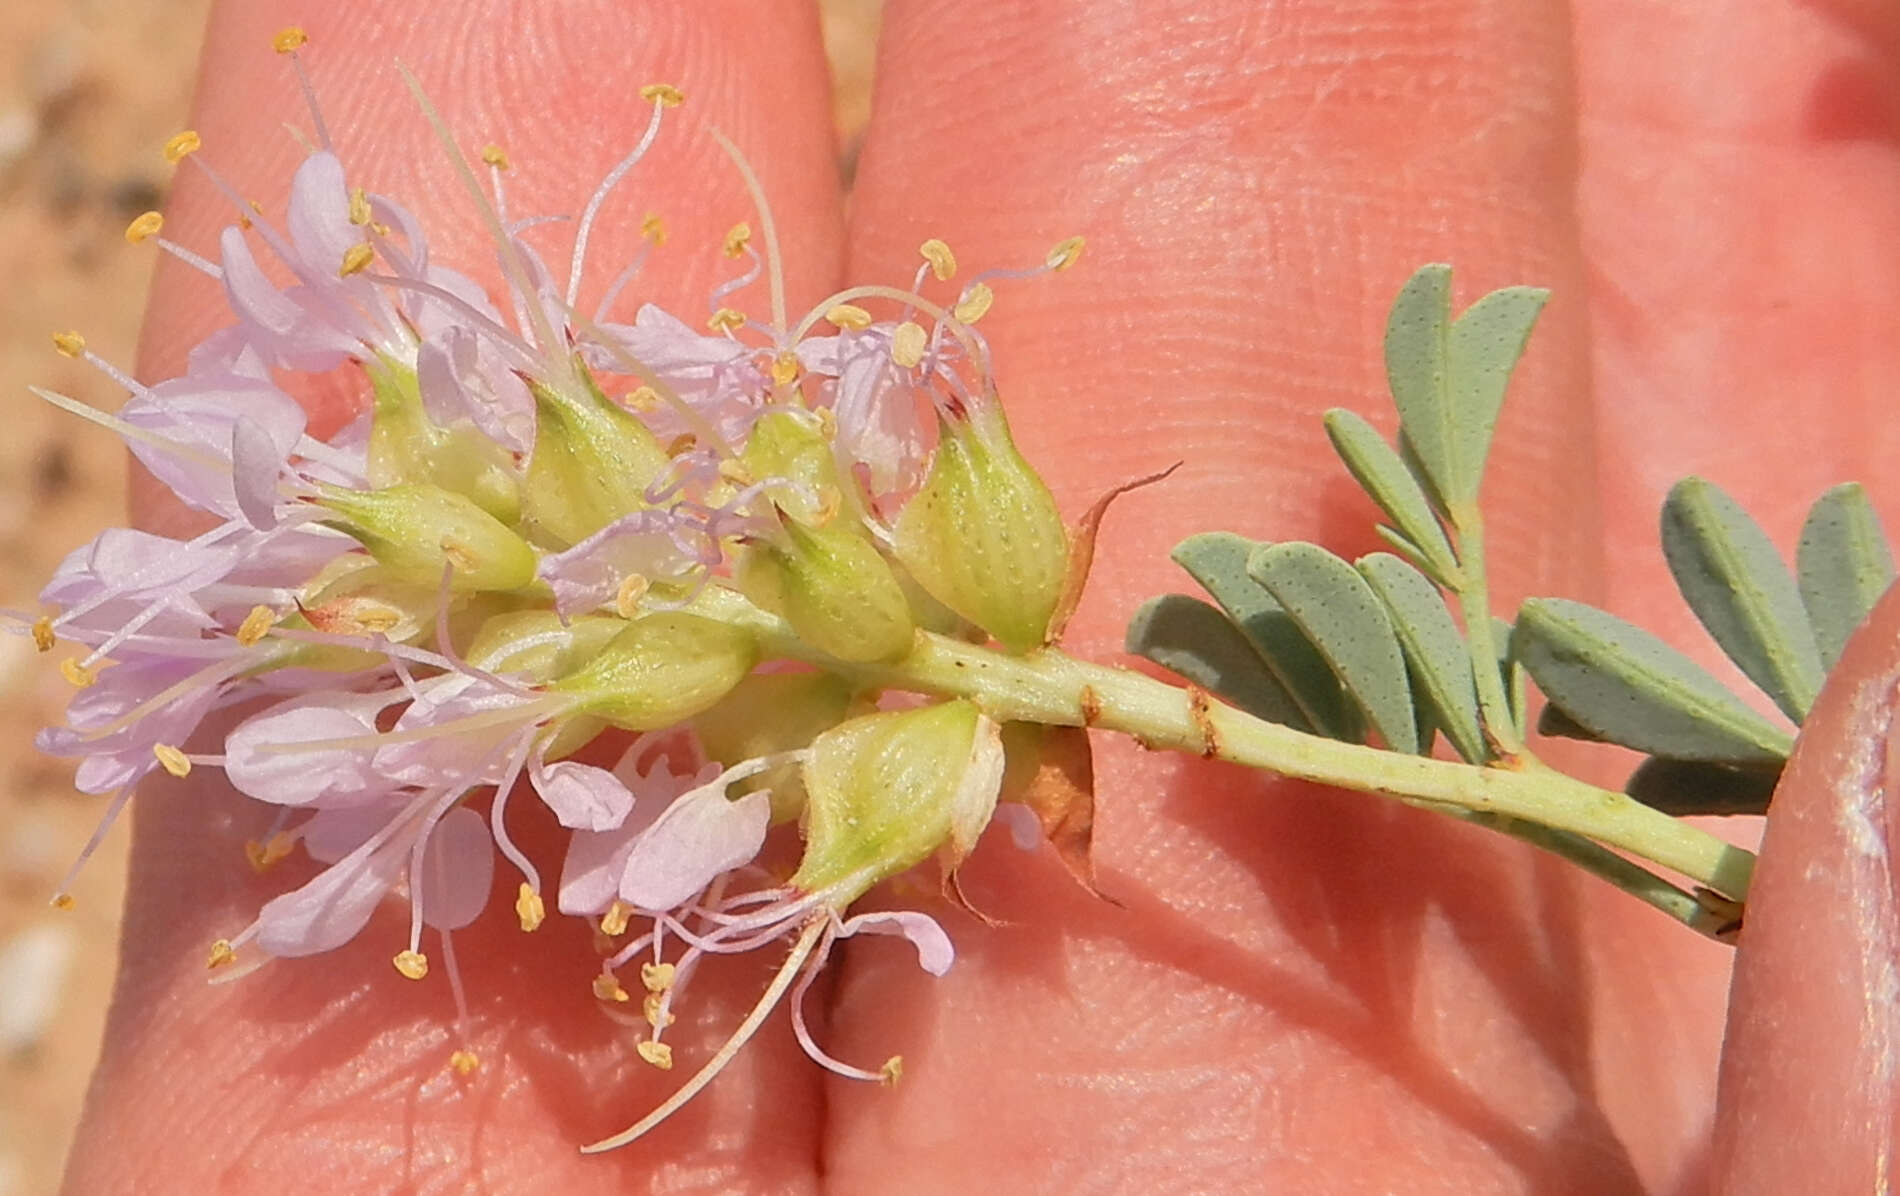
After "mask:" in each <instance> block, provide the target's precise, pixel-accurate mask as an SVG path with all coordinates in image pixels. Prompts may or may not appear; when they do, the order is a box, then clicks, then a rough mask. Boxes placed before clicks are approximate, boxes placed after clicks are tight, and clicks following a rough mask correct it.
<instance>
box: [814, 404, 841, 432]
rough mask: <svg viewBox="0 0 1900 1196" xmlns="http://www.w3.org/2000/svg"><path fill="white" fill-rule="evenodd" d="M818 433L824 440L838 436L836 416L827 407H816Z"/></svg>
mask: <svg viewBox="0 0 1900 1196" xmlns="http://www.w3.org/2000/svg"><path fill="white" fill-rule="evenodd" d="M818 434H819V435H820V436H823V437H824V438H825V439H826V440H836V439H837V438H838V417H837V416H836V415H833V414H832V412H831V408H829V407H820V408H819V409H818Z"/></svg>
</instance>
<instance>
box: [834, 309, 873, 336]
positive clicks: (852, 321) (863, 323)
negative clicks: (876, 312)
mask: <svg viewBox="0 0 1900 1196" xmlns="http://www.w3.org/2000/svg"><path fill="white" fill-rule="evenodd" d="M825 319H827V320H830V321H831V322H832V323H833V324H836V325H837V326H838V327H840V328H849V329H850V330H851V331H853V332H858V331H861V330H862V329H865V328H869V327H870V326H871V313H870V312H868V311H865V310H864V309H863V308H862V307H859V306H858V305H857V304H855V303H839V304H836V305H834V306H833V307H832V308H831V309H830V310H829V311H827V312H825Z"/></svg>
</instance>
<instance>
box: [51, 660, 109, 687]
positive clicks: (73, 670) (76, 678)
mask: <svg viewBox="0 0 1900 1196" xmlns="http://www.w3.org/2000/svg"><path fill="white" fill-rule="evenodd" d="M59 675H60V676H62V677H64V678H66V680H68V681H70V682H72V683H73V686H74V688H76V689H84V688H86V687H87V686H88V685H91V684H92V683H93V682H94V681H97V680H98V679H99V670H97V669H89V668H86V667H85V666H84V665H82V664H80V663H79V661H78V660H77V659H75V658H73V657H71V656H68V657H67V658H66V659H64V660H62V661H60V662H59Z"/></svg>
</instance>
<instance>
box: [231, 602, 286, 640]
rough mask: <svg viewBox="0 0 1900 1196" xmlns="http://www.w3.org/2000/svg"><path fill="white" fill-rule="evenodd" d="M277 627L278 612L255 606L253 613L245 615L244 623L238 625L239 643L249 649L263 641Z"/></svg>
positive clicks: (252, 609) (266, 607)
mask: <svg viewBox="0 0 1900 1196" xmlns="http://www.w3.org/2000/svg"><path fill="white" fill-rule="evenodd" d="M276 625H277V612H276V611H274V610H272V609H271V608H270V607H268V606H253V607H252V608H251V613H250V614H247V615H245V616H244V621H243V622H242V623H239V624H238V629H237V642H238V643H240V644H243V645H244V646H245V647H246V648H248V647H250V646H251V645H253V644H255V643H257V641H259V640H261V639H263V638H264V637H265V636H266V635H267V634H269V633H270V629H271V628H272V627H274V626H276Z"/></svg>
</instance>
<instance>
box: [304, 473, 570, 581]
mask: <svg viewBox="0 0 1900 1196" xmlns="http://www.w3.org/2000/svg"><path fill="white" fill-rule="evenodd" d="M317 503H318V505H319V506H322V507H325V508H327V509H329V510H330V511H332V512H334V513H335V515H334V517H333V518H330V519H326V520H324V522H325V523H327V524H329V525H330V526H332V527H335V528H337V529H339V530H341V531H344V532H348V533H349V534H350V535H351V536H353V537H355V538H356V541H357V542H358V543H360V544H361V545H362V546H363V547H364V548H367V549H368V550H369V554H370V555H371V556H373V557H375V558H376V561H377V563H378V564H380V565H382V566H383V568H385V569H387V570H388V571H389V577H390V579H391V580H393V581H397V582H406V583H409V584H412V585H418V586H433V585H439V584H441V581H442V573H443V570H444V569H445V568H448V567H450V566H453V567H454V575H453V576H452V577H451V578H450V580H449V588H450V589H452V590H455V591H457V592H459V593H466V592H469V591H471V590H519V589H522V588H523V587H526V586H529V585H532V584H533V583H534V579H535V564H536V558H535V554H534V549H532V548H530V547H529V546H528V542H527V541H526V540H523V539H522V538H521V537H520V536H518V535H516V534H515V533H514V532H512V531H510V530H509V529H508V527H507V526H506V525H505V524H503V523H502V522H501V521H500V520H498V519H496V518H495V517H494V516H493V515H490V514H489V513H488V512H487V511H484V510H482V509H481V508H480V507H478V506H476V505H475V503H474V501H473V500H472V499H468V498H465V497H463V496H462V495H460V494H455V493H452V492H451V491H448V490H444V489H442V488H441V487H440V486H433V485H430V484H429V483H427V482H404V483H402V484H401V485H397V486H386V487H384V488H382V489H380V490H347V489H344V488H343V487H341V486H323V487H320V488H319V497H318V499H317Z"/></svg>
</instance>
